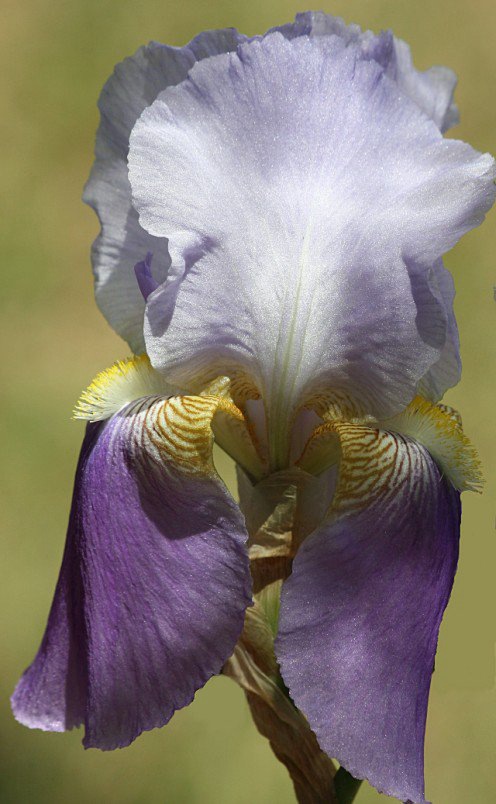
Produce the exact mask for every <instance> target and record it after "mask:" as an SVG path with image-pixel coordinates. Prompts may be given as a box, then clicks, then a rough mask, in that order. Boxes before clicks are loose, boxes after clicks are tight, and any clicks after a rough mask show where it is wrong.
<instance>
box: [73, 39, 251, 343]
mask: <svg viewBox="0 0 496 804" xmlns="http://www.w3.org/2000/svg"><path fill="white" fill-rule="evenodd" d="M243 40H244V37H242V36H241V35H239V34H238V33H237V32H236V31H234V30H232V29H229V30H223V31H205V32H204V33H202V34H200V35H199V36H197V37H196V38H195V39H193V40H192V41H191V42H190V43H189V44H188V45H185V47H183V48H176V47H169V46H166V45H160V44H158V43H156V42H152V43H150V44H149V45H147V46H145V47H141V48H140V49H139V50H138V51H137V52H136V53H135V54H134V56H130V57H129V58H127V59H125V60H124V61H123V62H122V63H121V64H118V65H117V66H116V68H115V71H114V73H113V75H112V76H111V77H110V78H109V80H108V81H107V83H106V84H105V86H104V88H103V90H102V94H101V96H100V100H99V107H100V113H101V122H100V127H99V129H98V132H97V135H96V145H95V163H94V165H93V168H92V171H91V175H90V178H89V180H88V183H87V184H86V187H85V190H84V196H83V198H84V200H85V201H86V203H87V204H89V205H90V206H91V207H93V209H94V210H95V212H96V213H97V215H98V218H99V220H100V224H101V232H100V234H99V236H98V237H97V239H96V240H95V242H94V244H93V250H92V263H93V272H94V275H95V294H96V300H97V302H98V305H99V307H100V309H101V311H102V313H103V314H104V316H105V317H106V318H107V320H108V321H109V323H110V325H111V326H112V327H113V328H114V329H115V330H116V332H117V333H118V334H119V335H121V336H122V337H123V338H124V339H125V340H126V341H128V343H129V345H130V347H131V348H132V349H133V351H134V352H135V353H136V354H140V353H141V352H143V351H144V340H143V313H144V310H145V303H144V300H143V298H142V295H141V293H140V290H139V288H138V286H137V284H136V279H135V275H134V266H135V264H136V263H137V262H138V261H139V260H141V259H143V257H144V255H145V254H146V253H147V252H148V251H152V252H153V253H154V255H155V274H156V277H157V279H158V280H159V281H163V280H164V279H165V277H166V275H167V269H168V267H169V263H170V259H169V254H168V251H167V241H166V240H165V239H163V238H155V237H153V236H151V235H149V234H148V232H145V231H144V230H143V229H142V228H141V227H140V225H139V222H138V215H137V214H136V212H135V210H134V209H133V207H132V204H131V188H130V186H129V180H128V177H127V161H126V160H127V153H128V148H129V135H130V133H131V129H132V127H133V126H134V124H135V122H136V120H137V119H138V117H139V116H140V114H141V112H142V111H143V109H145V108H146V107H147V106H148V105H149V104H150V103H152V102H153V101H154V100H155V98H156V97H157V95H158V94H159V93H160V92H161V91H162V90H164V89H165V88H166V87H168V86H174V85H175V84H178V83H179V82H180V81H183V80H184V78H186V75H187V73H188V70H189V69H190V68H191V67H192V66H193V64H194V63H195V62H196V61H199V60H201V59H204V58H208V57H209V56H212V55H216V54H218V53H225V52H227V51H229V50H234V49H236V47H237V45H238V43H239V42H241V41H243Z"/></svg>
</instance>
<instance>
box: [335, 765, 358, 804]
mask: <svg viewBox="0 0 496 804" xmlns="http://www.w3.org/2000/svg"><path fill="white" fill-rule="evenodd" d="M361 784H362V780H361V779H355V777H354V776H352V775H351V773H348V771H347V770H346V769H345V768H340V769H339V770H338V772H337V773H336V775H335V777H334V789H335V790H336V795H337V797H338V801H339V804H351V802H352V801H354V800H355V796H356V794H357V793H358V791H359V789H360V785H361Z"/></svg>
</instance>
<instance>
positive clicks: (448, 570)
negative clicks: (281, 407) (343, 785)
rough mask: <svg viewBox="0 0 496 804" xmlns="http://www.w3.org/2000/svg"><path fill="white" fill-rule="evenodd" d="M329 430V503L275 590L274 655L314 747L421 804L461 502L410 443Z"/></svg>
mask: <svg viewBox="0 0 496 804" xmlns="http://www.w3.org/2000/svg"><path fill="white" fill-rule="evenodd" d="M334 429H335V434H336V439H339V442H340V448H341V453H342V459H341V469H340V478H339V484H338V488H337V492H336V497H335V501H334V503H333V506H332V508H331V515H330V518H329V520H328V522H327V523H325V524H323V525H322V526H321V527H320V528H319V529H318V530H316V531H315V532H314V533H313V534H312V535H311V536H310V537H309V538H308V539H307V541H306V542H304V544H303V546H302V547H301V549H300V551H299V553H298V554H297V556H296V558H295V561H294V564H293V573H292V575H291V576H290V578H289V579H288V580H287V581H286V582H285V584H284V587H283V592H282V599H281V612H280V628H279V635H278V637H277V641H276V653H277V656H278V659H279V662H280V665H281V672H282V675H283V678H284V680H285V682H286V684H287V685H288V687H289V689H290V693H291V696H292V698H293V700H294V702H295V703H296V705H297V706H298V707H299V708H300V709H301V710H302V711H303V713H304V714H305V715H306V716H307V718H308V720H309V722H310V725H311V726H312V728H313V729H314V731H315V733H316V735H317V738H318V740H319V743H320V745H321V746H322V748H323V749H324V750H325V751H326V752H327V753H328V754H329V755H330V756H333V757H335V758H336V759H338V760H339V762H340V763H341V764H343V765H344V766H345V767H346V768H347V769H348V770H349V771H350V772H351V773H352V774H353V775H354V776H355V777H357V778H360V779H362V778H366V779H368V780H369V781H370V782H371V784H373V785H374V786H375V787H377V788H378V789H379V790H380V791H382V792H384V793H387V794H388V795H391V796H395V797H397V798H399V799H400V800H402V801H407V800H410V801H411V802H416V804H423V802H424V801H425V799H424V761H423V752H424V732H425V721H426V712H427V701H428V693H429V687H430V681H431V674H432V672H433V669H434V656H435V652H436V645H437V638H438V631H439V626H440V622H441V617H442V614H443V611H444V608H445V606H446V604H447V601H448V598H449V595H450V590H451V586H452V583H453V578H454V574H455V570H456V563H457V557H458V538H459V522H460V505H459V494H458V492H456V491H455V489H454V488H453V487H452V486H451V484H449V483H448V482H447V481H445V480H443V477H442V475H441V472H440V470H439V469H438V468H437V466H436V464H435V463H434V462H433V460H432V458H431V457H430V455H429V453H428V452H427V450H426V449H425V448H424V447H422V446H420V445H419V444H418V443H416V442H415V441H413V440H411V439H409V438H406V437H402V436H400V435H394V434H391V433H388V432H385V431H377V430H371V429H369V428H366V427H362V426H358V425H351V424H350V425H348V424H337V425H335V428H334Z"/></svg>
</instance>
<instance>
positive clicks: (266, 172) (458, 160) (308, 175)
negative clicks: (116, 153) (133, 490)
mask: <svg viewBox="0 0 496 804" xmlns="http://www.w3.org/2000/svg"><path fill="white" fill-rule="evenodd" d="M129 166H130V179H131V184H132V187H133V194H134V200H135V204H136V206H137V208H138V210H139V212H140V220H141V223H142V225H143V226H144V227H145V228H146V229H147V230H148V231H149V232H150V233H151V234H153V235H155V236H165V237H168V238H169V241H170V248H169V250H170V253H171V257H172V266H171V269H170V272H169V275H168V278H167V280H166V282H165V283H164V284H163V285H162V286H161V287H160V288H158V289H157V290H156V291H155V292H154V293H152V294H151V296H150V297H149V300H148V305H147V313H146V322H145V335H146V344H147V350H148V353H149V354H150V357H151V360H152V363H153V365H154V366H155V367H156V368H158V369H161V370H163V371H165V372H167V376H168V377H169V379H170V380H171V382H175V383H177V384H179V385H180V386H181V387H186V388H188V387H191V384H192V383H193V382H194V381H195V378H197V377H198V376H199V375H201V374H202V372H211V373H212V374H213V373H215V374H219V373H229V372H233V371H234V370H235V368H236V367H237V368H238V369H239V367H240V366H241V367H242V369H243V370H244V371H246V372H247V373H248V374H250V376H252V377H254V379H255V382H256V383H257V387H258V389H259V391H260V393H261V395H262V397H263V399H264V400H265V401H266V403H267V407H268V415H269V427H271V426H272V425H271V423H274V422H285V421H287V420H288V419H289V415H288V411H289V412H290V411H291V410H294V409H295V408H296V406H297V405H298V404H301V401H302V399H304V398H305V397H308V396H309V395H310V394H312V393H315V392H317V391H319V390H321V389H322V388H330V387H332V388H337V389H339V390H340V391H341V392H347V393H349V394H350V395H351V396H353V398H354V399H355V400H358V401H359V402H360V404H362V405H363V407H364V408H365V409H367V411H369V412H372V413H374V414H375V415H377V416H384V415H389V413H391V412H393V411H394V412H397V411H398V410H400V409H401V408H402V407H403V406H404V405H405V404H407V403H408V401H409V400H410V399H411V398H412V396H413V394H414V391H415V388H416V385H417V383H418V382H419V380H420V379H421V378H422V377H423V376H424V375H425V373H426V372H427V371H428V370H429V368H430V366H432V365H433V364H434V363H435V362H436V361H437V360H438V359H439V357H440V353H441V350H442V348H443V344H444V339H445V332H446V315H445V312H444V310H443V308H442V305H439V304H438V305H434V306H432V294H427V295H428V305H429V310H431V309H433V310H434V311H435V312H434V315H435V317H437V318H439V321H438V320H437V319H436V321H434V322H433V323H432V322H431V323H429V327H428V329H432V328H437V329H439V328H440V329H441V332H440V334H439V336H438V337H437V338H436V339H434V340H433V339H432V338H431V337H430V332H428V334H427V337H426V336H425V334H424V330H426V326H425V322H424V326H423V327H419V326H418V322H417V318H418V315H419V313H421V317H423V318H424V319H425V318H426V315H424V313H423V311H422V310H420V311H419V304H423V298H424V296H423V295H422V294H420V295H418V294H417V297H416V296H415V294H414V291H413V288H412V281H411V275H410V267H409V266H411V265H415V271H416V272H418V271H419V270H423V271H424V273H425V274H427V272H428V271H429V269H430V266H432V264H433V263H434V262H435V261H436V260H437V259H438V258H439V257H440V255H441V254H442V253H443V252H444V251H446V250H447V249H449V248H450V247H451V246H452V245H453V244H454V243H455V242H456V240H457V239H458V238H459V237H460V236H461V235H462V234H463V233H464V232H465V231H467V230H468V229H470V228H471V227H472V226H474V225H476V224H477V223H478V222H480V221H481V220H482V217H483V213H484V210H486V209H487V208H488V207H489V206H490V204H491V203H492V201H493V197H494V191H495V188H494V185H493V183H492V171H493V161H492V159H491V158H490V157H489V156H481V155H479V154H477V153H476V152H474V151H473V150H472V149H471V148H469V147H468V146H466V145H464V144H462V143H460V142H456V141H445V140H443V138H442V137H441V134H440V132H439V130H438V128H437V127H436V126H435V125H434V123H433V122H431V121H429V120H428V119H427V118H426V117H425V115H424V114H423V113H422V112H421V111H420V110H419V108H418V106H417V105H416V104H414V103H413V102H412V101H411V99H410V98H408V97H407V96H406V95H403V94H402V93H401V92H399V91H398V88H397V86H396V84H395V83H394V82H392V81H391V79H390V78H389V77H388V75H387V72H386V71H385V70H384V69H383V68H382V67H381V66H380V64H379V63H378V62H376V61H375V60H370V59H369V60H367V59H364V58H363V57H362V53H361V50H360V48H359V47H358V45H356V44H353V43H350V44H349V45H348V46H345V44H344V42H343V40H342V39H341V38H339V37H335V36H334V37H315V38H312V39H308V38H306V37H299V38H296V39H294V40H292V41H287V40H285V39H284V38H283V37H282V36H281V35H280V34H278V33H274V34H271V35H269V36H267V37H266V38H265V39H264V40H262V41H257V42H251V43H249V44H245V45H242V46H240V48H239V50H238V53H237V54H227V55H224V56H219V57H216V58H212V59H208V60H206V61H203V62H202V63H201V64H197V65H196V66H195V67H194V68H193V70H192V71H191V72H190V75H189V77H188V79H187V80H186V81H184V82H183V83H182V84H181V85H180V86H178V87H175V88H171V89H168V90H166V92H165V93H163V94H162V95H161V96H160V98H159V99H158V100H157V101H156V102H155V103H154V104H153V105H152V106H151V107H150V108H149V109H147V110H146V111H145V112H144V113H143V115H142V117H141V118H140V120H139V121H138V123H137V124H136V126H135V128H134V129H133V133H132V136H131V147H130V155H129ZM419 299H420V301H419ZM429 315H431V312H429ZM272 430H273V431H274V427H272Z"/></svg>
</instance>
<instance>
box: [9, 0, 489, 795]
mask: <svg viewBox="0 0 496 804" xmlns="http://www.w3.org/2000/svg"><path fill="white" fill-rule="evenodd" d="M1 8H2V15H1V26H0V43H1V47H0V58H1V59H2V60H3V65H2V71H1V76H2V78H1V79H0V83H1V85H2V86H1V91H2V93H3V103H2V123H1V125H2V132H3V133H2V140H1V144H2V147H1V156H0V159H1V160H2V162H3V165H2V177H3V178H2V182H1V185H0V193H1V194H2V196H3V202H4V203H3V207H2V210H3V211H2V216H1V223H0V225H1V226H2V227H3V237H2V244H3V245H2V257H3V266H4V268H3V281H2V294H1V300H0V302H1V306H2V312H1V322H0V326H1V327H2V330H3V334H2V342H3V344H4V347H3V350H2V352H3V353H2V368H3V379H2V383H1V385H2V387H1V390H0V393H1V398H2V413H1V416H0V427H1V429H2V434H1V446H2V451H1V460H0V471H1V473H2V476H1V482H0V489H1V492H0V493H1V495H2V501H1V508H0V510H1V517H2V551H3V563H2V567H3V570H2V583H1V585H0V587H1V593H2V596H3V600H2V604H1V606H0V617H1V618H2V633H3V647H2V655H3V666H2V674H1V677H0V684H1V696H0V706H1V722H0V728H1V732H2V733H1V745H2V748H1V752H2V754H1V764H2V768H1V777H0V778H1V781H0V784H1V792H0V800H1V801H2V804H3V802H9V804H10V802H15V803H16V804H17V803H18V802H19V803H20V802H22V803H23V804H24V802H36V803H38V802H39V803H40V804H45V802H47V803H48V802H57V803H58V802H66V801H71V802H75V803H76V804H83V802H84V804H86V802H100V801H102V802H103V801H111V802H119V803H120V802H122V804H145V803H146V804H148V802H150V803H151V804H155V802H157V804H158V802H166V803H167V804H176V802H177V804H182V802H191V804H195V803H196V802H202V804H210V803H212V804H213V802H215V803H216V804H227V803H228V802H229V804H248V802H258V804H269V802H271V803H272V802H275V803H276V804H278V803H279V802H281V804H284V802H291V801H293V797H292V787H291V784H290V782H289V780H288V778H287V777H286V771H285V770H284V769H283V768H282V766H279V765H278V763H277V762H276V760H275V759H274V758H273V757H272V754H271V751H270V749H269V746H268V744H267V743H266V742H265V740H264V739H263V738H262V737H260V736H259V735H258V733H257V732H256V731H255V728H254V727H253V726H252V724H251V722H250V718H249V716H248V711H247V707H246V705H245V701H244V697H243V695H242V693H241V691H239V690H238V688H237V687H235V686H234V684H232V682H231V681H229V680H227V679H224V678H217V679H214V680H213V681H211V682H210V683H209V684H208V685H207V687H206V688H205V689H204V690H202V691H201V692H200V693H199V694H198V695H197V698H196V700H195V702H194V704H193V705H192V706H191V707H189V708H188V709H187V710H184V711H182V712H179V713H178V714H177V715H176V716H175V718H174V720H173V722H172V723H171V724H170V725H169V726H168V727H167V728H166V729H163V730H161V731H155V732H153V733H148V734H145V735H143V736H142V737H140V739H139V740H137V742H135V743H134V745H132V746H131V747H130V748H127V749H125V750H124V751H116V752H114V753H110V754H109V753H99V752H97V751H94V750H93V751H88V752H85V751H84V750H83V749H82V747H81V745H80V739H81V734H80V733H75V732H73V733H70V734H62V735H61V734H43V733H41V732H38V731H30V730H28V729H25V728H23V727H21V726H19V725H18V724H16V723H15V722H14V720H13V718H12V717H11V715H10V710H9V705H8V696H9V695H10V692H11V691H12V688H13V687H14V684H15V682H16V679H17V677H18V675H19V673H20V672H21V671H22V670H23V669H24V667H25V666H26V665H27V664H28V663H29V662H30V661H31V659H32V657H33V654H34V651H35V649H36V647H37V645H38V642H39V639H40V637H41V634H42V630H43V627H44V623H45V620H46V616H47V612H48V607H49V604H50V601H51V597H52V592H53V587H54V584H55V580H56V576H57V573H58V569H59V562H60V558H61V553H62V546H63V542H64V535H65V526H66V520H67V514H68V511H69V504H70V495H71V487H72V475H73V471H74V467H75V463H76V458H77V454H78V450H79V444H80V440H81V436H82V429H83V428H82V425H81V424H80V423H75V422H72V421H71V420H70V412H71V408H72V405H73V403H74V401H75V400H76V398H77V397H78V395H79V392H80V390H81V389H82V387H83V386H85V385H86V384H87V382H88V381H89V380H90V379H91V378H92V377H93V375H94V374H95V373H96V372H97V371H98V370H100V369H101V368H104V367H106V366H108V365H109V364H110V363H111V362H112V361H113V360H114V359H116V358H117V357H123V356H125V355H126V346H125V344H124V343H123V342H121V341H120V340H119V339H118V338H117V336H115V335H114V334H113V333H112V331H111V330H110V329H109V327H108V326H107V324H106V322H105V321H104V319H103V318H102V317H101V315H100V313H99V312H98V310H97V308H96V306H95V304H94V302H93V298H92V282H91V272H90V266H89V248H90V244H91V241H92V240H93V238H94V237H95V235H96V233H97V223H96V219H95V217H94V215H93V213H92V212H91V211H90V210H89V209H88V208H86V207H84V206H83V205H82V203H81V202H80V196H81V190H82V186H83V182H84V181H85V179H86V176H87V174H88V171H89V168H90V164H91V161H92V150H93V138H94V133H95V129H96V126H97V110H96V101H97V97H98V94H99V91H100V89H101V86H102V84H103V82H104V81H105V79H106V78H107V76H108V75H109V74H110V72H111V71H112V69H113V66H114V64H115V63H116V62H117V61H119V60H121V59H122V58H123V57H124V56H126V55H128V54H130V53H132V52H133V51H134V50H135V49H136V48H137V47H138V46H139V45H140V44H142V43H145V42H147V41H148V40H150V39H156V40H159V41H163V42H168V43H171V44H177V45H181V44H184V43H185V42H187V41H188V40H189V39H190V38H191V37H192V36H193V35H194V34H196V33H197V32H198V31H200V30H202V29H204V28H215V27H224V26H235V27H237V28H239V29H240V30H242V31H244V32H246V33H248V34H253V33H257V32H263V31H264V30H266V29H267V28H268V27H270V26H272V25H274V24H277V23H282V22H284V21H287V20H290V19H291V18H292V17H293V15H294V13H295V12H296V11H297V10H303V9H301V6H299V4H298V3H293V2H289V1H288V0H272V2H267V0H251V2H249V3H248V2H243V0H231V1H230V2H229V0H225V1H224V2H215V1H214V2H202V1H201V0H196V2H195V1H194V0H181V2H176V3H172V2H169V3H167V2H164V0H162V2H158V0H139V2H137V1H133V2H131V1H129V0H72V2H71V0H48V2H47V0H22V2H20V1H19V0H17V1H16V2H12V0H3V2H2V6H1ZM323 8H324V10H326V11H329V12H334V13H337V14H341V15H343V16H344V17H345V18H346V19H347V20H348V21H349V22H351V21H354V22H359V23H360V24H361V25H362V26H365V27H372V28H373V29H375V30H379V29H381V28H389V27H391V28H393V30H394V31H395V32H396V33H397V34H398V35H400V36H402V37H403V38H405V39H407V40H408V41H409V42H410V43H411V45H412V49H413V53H414V56H415V60H416V63H417V65H418V66H420V67H421V68H426V67H428V66H430V65H431V64H432V63H441V64H447V65H449V66H451V67H453V68H454V69H455V70H456V72H457V73H458V75H459V78H460V83H459V89H458V94H457V99H458V103H459V106H460V109H461V113H462V124H461V125H460V126H459V128H457V129H456V131H455V136H459V137H460V138H462V139H465V140H468V141H469V142H470V143H472V144H473V145H474V146H475V147H476V148H478V149H479V150H482V151H485V150H492V151H493V152H495V151H496V104H495V102H494V78H495V73H496V48H495V47H494V39H495V34H496V5H495V4H494V1H490V0H477V3H476V4H474V3H469V2H468V0H437V2H432V0H429V1H428V0H416V2H411V0H365V1H364V0H362V2H358V0H356V1H354V2H353V1H352V2H350V1H348V2H344V1H343V0H341V1H340V2H325V3H323ZM495 220H496V217H495V213H494V212H493V213H492V214H491V215H490V216H489V218H488V220H487V222H486V223H485V225H484V226H483V227H482V229H480V230H476V231H475V232H472V233H471V234H469V235H468V236H467V237H465V238H464V240H463V242H462V243H461V244H459V245H458V246H457V248H456V249H455V250H454V251H453V252H452V253H451V254H450V255H449V256H448V258H447V265H448V267H450V268H451V270H452V271H453V273H454V275H455V278H456V283H457V289H458V298H457V305H456V309H457V314H458V321H459V325H460V329H461V337H462V348H463V352H462V355H463V360H464V376H463V381H462V383H461V385H460V386H459V387H458V388H457V389H456V390H454V391H453V392H451V393H450V394H449V397H448V401H449V402H451V404H453V405H455V406H456V407H457V408H459V409H460V410H461V412H462V414H463V418H464V422H465V427H466V431H467V433H468V434H469V435H470V437H471V438H472V439H473V440H474V441H475V443H476V444H477V445H478V447H479V449H480V454H481V456H482V460H483V463H484V469H485V475H486V478H487V485H486V490H485V492H484V494H483V496H482V497H480V496H477V495H468V494H466V495H465V499H464V502H465V507H464V517H463V539H462V553H461V564H460V570H459V573H458V577H457V581H456V584H455V590H454V593H453V597H452V600H451V604H450V607H449V610H448V613H447V615H446V617H445V620H444V624H443V628H442V632H441V639H440V646H439V651H438V656H437V662H436V673H435V676H434V681H433V689H432V695H431V704H430V712H429V721H428V733H427V747H426V755H427V756H426V758H427V790H428V794H429V797H430V798H431V799H432V800H433V801H434V802H435V804H462V802H463V804H467V803H468V802H470V804H472V803H473V804H490V802H493V801H495V800H496V770H495V763H494V747H495V745H496V696H495V691H494V641H495V605H494V603H495V591H494V589H495V577H496V575H495V572H496V569H495V568H496V563H495V559H496V546H495V539H494V518H495V505H494V488H495V481H496V459H495V455H496V427H495V421H494V415H493V414H494V408H495V404H494V392H495V390H496V381H495V375H494V366H495V357H496V338H495V314H496V311H495V305H494V301H493V298H492V285H493V282H494V281H495V278H496V272H495V270H494V263H495V257H494V253H495V246H496V234H495V231H494V222H495ZM379 800H384V801H385V800H386V799H385V797H383V796H379V795H378V794H377V793H375V791H373V790H372V789H371V788H370V787H368V786H366V785H364V786H363V787H362V790H361V792H360V793H359V796H358V798H357V802H358V804H373V802H378V801H379Z"/></svg>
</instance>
